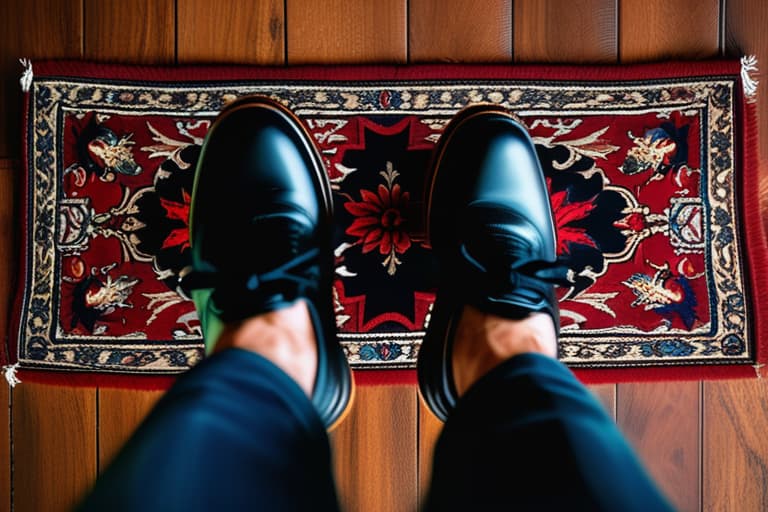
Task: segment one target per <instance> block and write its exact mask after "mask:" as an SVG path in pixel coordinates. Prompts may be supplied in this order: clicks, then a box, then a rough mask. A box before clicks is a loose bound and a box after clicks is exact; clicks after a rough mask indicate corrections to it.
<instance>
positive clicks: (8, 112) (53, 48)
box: [0, 0, 83, 158]
mask: <svg viewBox="0 0 768 512" xmlns="http://www.w3.org/2000/svg"><path fill="white" fill-rule="evenodd" d="M82 14H83V11H82V5H81V2H80V0H24V1H22V0H13V1H8V0H5V1H2V2H0V112H2V115H0V158H3V157H13V158H18V157H19V155H20V154H21V135H20V134H21V100H22V94H21V87H20V86H19V77H20V76H21V73H22V71H23V68H22V67H21V65H20V64H19V59H20V58H22V57H25V58H30V59H38V58H60V57H80V56H81V46H82Z"/></svg>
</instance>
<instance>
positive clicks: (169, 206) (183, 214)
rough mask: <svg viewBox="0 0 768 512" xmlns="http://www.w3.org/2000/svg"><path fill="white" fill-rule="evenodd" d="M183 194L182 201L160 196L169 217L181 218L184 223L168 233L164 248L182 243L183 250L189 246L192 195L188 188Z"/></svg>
mask: <svg viewBox="0 0 768 512" xmlns="http://www.w3.org/2000/svg"><path fill="white" fill-rule="evenodd" d="M181 195H182V201H183V202H181V203H177V202H175V201H169V200H168V199H163V198H160V204H161V205H162V206H163V208H165V211H167V212H168V218H169V219H173V220H180V221H182V222H183V223H184V226H183V227H180V228H176V229H174V230H172V231H171V232H170V233H168V236H167V237H165V240H163V249H167V248H169V247H174V246H177V245H180V246H181V249H180V250H182V251H183V250H184V249H186V248H187V247H189V206H190V203H191V197H190V195H189V194H188V193H187V191H186V190H182V191H181Z"/></svg>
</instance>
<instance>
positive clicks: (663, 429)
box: [616, 382, 701, 510]
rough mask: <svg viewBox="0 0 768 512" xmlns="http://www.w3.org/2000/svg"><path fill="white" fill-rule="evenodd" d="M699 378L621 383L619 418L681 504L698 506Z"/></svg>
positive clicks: (687, 507)
mask: <svg viewBox="0 0 768 512" xmlns="http://www.w3.org/2000/svg"><path fill="white" fill-rule="evenodd" d="M700 390H701V386H700V383H699V382H643V383H631V384H619V385H618V389H617V394H618V400H617V409H616V421H617V423H618V426H619V429H620V430H621V431H622V432H624V434H625V435H626V437H627V440H628V441H629V442H630V444H632V445H633V446H634V447H635V449H636V450H637V454H638V456H639V457H640V459H641V460H642V461H643V462H644V463H645V465H646V468H647V469H648V471H649V473H650V474H651V476H652V477H653V478H654V479H655V480H656V482H657V483H658V485H659V487H660V488H661V490H662V491H663V492H664V493H665V494H666V495H667V496H668V497H669V499H670V500H671V501H672V503H673V504H674V505H675V507H676V508H677V509H678V510H698V508H699V496H700V478H699V475H700V466H699V453H700V449H701V446H700V441H701V434H700V433H701V425H700V421H699V416H700V398H701V392H700Z"/></svg>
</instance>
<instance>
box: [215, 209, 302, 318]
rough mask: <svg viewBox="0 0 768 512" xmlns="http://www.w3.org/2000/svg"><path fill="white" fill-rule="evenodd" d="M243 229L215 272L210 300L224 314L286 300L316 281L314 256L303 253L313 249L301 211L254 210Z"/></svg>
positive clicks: (251, 311) (262, 308)
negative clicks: (223, 265) (261, 212)
mask: <svg viewBox="0 0 768 512" xmlns="http://www.w3.org/2000/svg"><path fill="white" fill-rule="evenodd" d="M246 231H248V233H242V234H241V235H240V236H242V237H244V239H243V243H242V244H239V245H240V251H239V254H232V255H231V257H230V258H229V261H228V263H227V267H226V268H219V269H217V272H216V273H217V274H218V276H217V278H216V280H217V282H218V283H219V284H218V286H217V288H216V290H215V292H214V297H213V300H214V304H215V305H216V307H217V309H219V310H221V312H222V316H223V317H226V318H228V319H240V318H245V317H247V316H250V315H252V314H254V312H260V311H265V310H271V309H274V308H275V307H277V306H278V305H279V304H284V303H287V302H292V301H294V300H295V299H296V298H298V296H300V295H304V294H305V293H306V288H307V286H309V285H311V284H316V283H315V282H314V280H313V279H312V277H311V276H310V274H311V273H312V267H314V266H316V264H317V259H316V258H307V257H306V256H307V253H308V252H309V251H311V250H315V249H316V248H315V245H316V244H315V243H314V240H312V237H313V234H314V232H315V229H314V226H313V225H312V222H311V221H310V219H309V218H308V217H307V216H305V215H303V214H302V213H300V212H295V211H290V212H274V213H269V214H264V215H258V216H255V217H254V218H253V219H252V220H251V223H250V226H249V228H248V229H247V230H246ZM233 250H236V249H233ZM312 275H314V274H312ZM289 276H290V277H289ZM296 278H298V279H296ZM302 278H306V279H302Z"/></svg>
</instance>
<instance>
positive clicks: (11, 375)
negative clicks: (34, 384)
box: [3, 363, 21, 388]
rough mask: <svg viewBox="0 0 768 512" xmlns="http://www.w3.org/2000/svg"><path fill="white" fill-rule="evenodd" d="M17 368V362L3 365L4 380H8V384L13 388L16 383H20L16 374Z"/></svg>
mask: <svg viewBox="0 0 768 512" xmlns="http://www.w3.org/2000/svg"><path fill="white" fill-rule="evenodd" d="M18 369H19V363H13V364H8V365H5V366H3V374H4V375H5V380H6V381H8V385H9V386H11V387H12V388H15V387H16V384H21V380H20V379H19V377H18V375H16V370H18Z"/></svg>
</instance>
